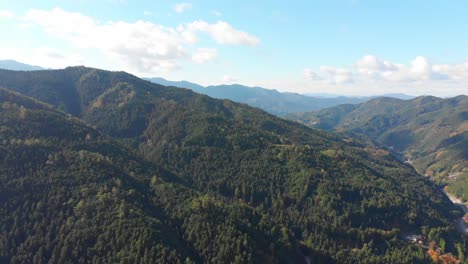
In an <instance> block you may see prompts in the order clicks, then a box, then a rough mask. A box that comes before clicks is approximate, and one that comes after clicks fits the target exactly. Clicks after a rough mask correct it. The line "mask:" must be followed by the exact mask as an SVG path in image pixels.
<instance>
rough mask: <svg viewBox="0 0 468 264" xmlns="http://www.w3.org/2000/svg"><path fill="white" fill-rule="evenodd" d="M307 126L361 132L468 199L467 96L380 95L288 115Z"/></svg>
mask: <svg viewBox="0 0 468 264" xmlns="http://www.w3.org/2000/svg"><path fill="white" fill-rule="evenodd" d="M289 117H290V118H291V119H294V120H297V121H299V122H301V123H303V124H305V125H308V126H311V127H316V128H323V129H328V130H336V131H342V132H346V133H351V134H353V135H355V136H356V135H357V136H359V135H361V136H364V137H367V138H370V139H371V140H373V141H375V142H377V143H378V144H381V145H384V146H387V147H389V148H391V149H392V150H394V151H395V152H397V153H402V154H403V155H404V157H405V158H406V159H407V160H408V162H410V163H411V164H413V165H414V166H415V168H416V169H417V170H418V171H419V172H420V173H422V174H426V175H428V176H430V177H432V178H434V179H435V180H436V181H437V182H442V183H449V191H450V192H451V193H453V194H456V195H457V196H458V197H462V198H463V199H465V200H468V96H466V95H460V96H457V97H453V98H447V99H441V98H437V97H432V96H423V97H418V98H415V99H412V100H407V101H404V100H399V99H395V98H379V99H374V100H371V101H368V102H366V103H363V104H360V105H340V106H337V107H332V108H329V109H323V110H320V111H317V112H310V113H302V114H295V115H290V116H289Z"/></svg>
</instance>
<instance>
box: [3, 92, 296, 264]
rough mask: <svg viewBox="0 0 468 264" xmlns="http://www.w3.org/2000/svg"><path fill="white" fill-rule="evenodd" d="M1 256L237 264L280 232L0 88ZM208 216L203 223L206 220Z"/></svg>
mask: <svg viewBox="0 0 468 264" xmlns="http://www.w3.org/2000/svg"><path fill="white" fill-rule="evenodd" d="M0 105H1V108H0V127H1V129H0V135H1V138H2V140H1V141H0V157H1V159H0V186H1V188H0V212H1V216H0V230H1V233H2V235H1V236H0V242H1V243H0V261H1V262H2V263H4V262H7V263H33V262H34V263H43V262H51V263H65V262H70V263H73V262H76V263H79V262H113V263H116V262H131V263H136V262H143V263H156V262H157V263H206V262H224V261H225V260H226V259H229V260H236V261H237V262H239V263H249V262H256V263H258V262H266V259H281V258H284V257H285V256H284V255H285V254H287V257H288V258H289V259H291V260H297V259H299V260H302V259H303V257H302V255H300V253H298V252H294V251H292V252H291V251H288V250H287V249H285V250H284V251H285V253H282V252H281V250H282V249H283V246H282V245H281V244H280V243H276V244H274V245H275V249H276V250H277V251H276V252H275V254H277V255H276V256H271V257H270V256H268V255H269V254H270V253H269V251H270V242H269V241H276V238H275V237H273V236H272V235H271V234H269V233H266V232H265V231H264V230H271V229H273V230H275V229H277V230H279V229H280V228H282V226H280V225H278V224H275V223H274V222H273V221H269V222H265V223H258V220H257V219H259V218H261V217H262V216H261V215H259V214H258V212H255V211H254V210H252V208H250V207H248V206H246V205H243V204H240V203H237V202H226V201H223V200H221V199H216V197H213V196H211V195H207V194H200V193H199V192H197V191H196V190H194V189H192V188H189V187H187V186H186V184H184V183H183V182H182V181H181V180H180V179H178V178H177V177H175V176H174V175H173V174H171V173H169V172H168V171H166V170H165V169H163V168H161V167H160V166H158V165H156V164H155V163H148V162H147V161H145V160H143V159H142V158H141V157H139V156H138V155H136V154H134V153H133V152H132V150H130V149H128V148H125V147H124V146H122V145H120V144H118V143H116V142H113V141H112V140H110V139H109V138H107V137H106V136H104V135H102V134H101V133H99V132H98V131H96V130H95V129H93V128H91V127H90V126H87V125H86V124H85V123H83V122H82V121H81V120H79V119H77V118H73V117H70V116H69V115H67V114H65V113H62V112H60V111H57V110H54V109H52V108H51V106H50V105H46V104H43V103H41V102H38V101H36V100H34V99H31V98H28V97H25V96H22V95H20V94H17V93H13V92H10V91H7V90H4V89H0ZM208 224H209V225H208Z"/></svg>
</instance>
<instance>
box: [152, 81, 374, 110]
mask: <svg viewBox="0 0 468 264" xmlns="http://www.w3.org/2000/svg"><path fill="white" fill-rule="evenodd" d="M147 80H149V81H151V82H154V83H157V84H161V85H165V86H173V87H180V88H186V89H190V90H192V91H194V92H197V93H201V94H206V95H208V96H210V97H214V98H218V99H229V100H232V101H235V102H238V103H244V104H248V105H250V106H254V107H258V108H261V109H263V110H265V111H267V112H269V113H271V114H274V115H278V116H282V115H286V114H289V113H295V112H306V111H312V110H318V109H322V108H326V107H331V106H335V105H339V104H346V103H348V104H357V103H361V102H364V101H366V100H368V99H369V98H365V97H362V98H359V97H346V96H337V97H333V98H324V97H311V96H307V95H302V94H297V93H288V92H285V93H281V92H278V91H276V90H271V89H265V88H262V87H248V86H244V85H240V84H232V85H214V86H207V87H203V86H201V85H198V84H194V83H190V82H186V81H180V82H174V81H168V80H166V79H163V78H147Z"/></svg>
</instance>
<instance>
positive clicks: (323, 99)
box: [0, 60, 413, 116]
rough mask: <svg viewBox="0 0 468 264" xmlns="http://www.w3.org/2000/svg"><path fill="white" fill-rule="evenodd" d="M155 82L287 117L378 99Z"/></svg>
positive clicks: (19, 66)
mask: <svg viewBox="0 0 468 264" xmlns="http://www.w3.org/2000/svg"><path fill="white" fill-rule="evenodd" d="M0 69H7V70H22V71H30V70H43V68H41V67H38V66H32V65H27V64H23V63H20V62H16V61H13V60H4V61H0ZM145 79H146V80H149V81H151V82H154V83H158V84H161V85H165V86H173V87H179V88H186V89H190V90H192V91H194V92H197V93H200V94H206V95H208V96H210V97H214V98H219V99H229V100H232V101H234V102H239V103H245V104H248V105H250V106H254V107H258V108H261V109H263V110H265V111H267V112H269V113H272V114H275V115H278V116H284V115H286V114H290V113H296V112H308V111H314V110H319V109H323V108H327V107H332V106H336V105H340V104H357V103H361V102H365V101H367V100H369V99H371V98H375V97H378V96H360V97H359V96H356V97H352V96H343V95H333V94H316V95H312V94H311V95H303V94H298V93H289V92H278V91H276V90H273V89H266V88H262V87H248V86H244V85H240V84H230V85H228V84H225V85H214V86H207V87H204V86H202V85H198V84H196V83H192V82H188V81H168V80H166V79H164V78H160V77H155V78H145ZM382 96H388V97H395V98H400V99H410V98H413V97H412V96H409V95H405V94H387V95H382Z"/></svg>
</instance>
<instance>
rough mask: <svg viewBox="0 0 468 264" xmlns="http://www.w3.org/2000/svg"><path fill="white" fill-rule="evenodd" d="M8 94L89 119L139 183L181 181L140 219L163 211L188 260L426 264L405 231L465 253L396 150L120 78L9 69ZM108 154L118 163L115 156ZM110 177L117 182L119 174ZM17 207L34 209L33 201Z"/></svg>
mask: <svg viewBox="0 0 468 264" xmlns="http://www.w3.org/2000/svg"><path fill="white" fill-rule="evenodd" d="M0 86H2V87H5V88H8V89H11V90H15V91H18V92H21V93H24V94H27V95H30V96H33V97H35V98H37V99H40V100H42V101H44V102H46V103H49V104H51V105H53V106H55V107H58V108H59V109H62V110H64V111H67V112H69V113H70V114H73V115H74V116H76V117H77V118H81V119H82V120H84V121H85V122H86V123H88V124H90V125H92V126H93V127H95V128H96V129H97V130H98V131H100V132H99V133H103V134H104V135H106V136H110V137H112V138H113V139H114V140H116V141H118V142H119V143H115V144H117V145H116V147H115V148H119V149H121V148H124V150H122V149H121V150H120V152H117V154H115V155H117V157H119V155H120V154H118V153H123V154H125V155H130V156H131V155H133V154H131V153H132V152H133V151H134V152H135V153H136V154H135V155H138V156H141V157H142V159H144V160H138V162H141V163H137V164H146V165H142V166H141V168H140V169H138V170H133V171H132V170H130V171H128V173H127V174H128V175H130V176H131V177H134V178H138V179H139V178H140V177H137V175H139V174H142V175H152V174H153V172H151V171H149V172H148V173H146V172H145V171H146V170H149V169H148V168H147V166H149V167H150V168H151V166H156V167H158V168H160V167H161V166H158V164H160V165H162V167H164V171H165V172H166V173H167V174H168V176H165V178H166V180H164V177H162V176H161V177H156V179H155V181H156V182H158V179H159V178H162V179H163V181H165V182H171V183H170V184H169V183H167V184H163V185H162V186H160V187H158V188H156V190H154V187H152V188H153V189H152V190H153V191H149V193H148V194H147V196H146V197H150V198H149V201H147V200H143V202H142V204H141V205H142V206H143V207H142V209H141V210H142V211H145V210H147V212H148V214H149V213H150V212H153V211H154V210H153V209H152V207H151V206H158V208H160V209H159V210H160V211H163V212H164V213H165V214H164V215H165V216H166V217H167V218H169V220H166V222H164V223H167V225H168V226H170V227H171V228H170V229H168V231H167V232H171V231H172V230H175V232H176V234H177V235H179V238H182V241H186V244H184V245H185V246H184V245H178V244H176V245H170V244H165V243H166V242H167V241H165V240H163V241H162V242H161V247H165V248H168V251H170V249H172V248H176V247H181V249H180V251H179V249H177V250H175V253H172V255H173V254H176V253H177V254H180V255H181V256H182V259H183V256H189V257H190V258H191V260H193V261H195V262H231V260H232V259H235V262H238V263H246V262H247V263H249V262H253V263H258V262H281V263H286V262H291V261H292V262H297V261H296V260H298V259H300V258H301V255H307V256H310V257H311V258H312V260H313V262H315V263H330V262H339V263H356V262H363V261H368V262H374V263H379V262H380V263H389V262H402V263H418V262H425V261H426V260H427V259H426V256H425V254H424V253H423V252H421V251H420V250H419V249H418V248H417V247H415V246H412V245H409V244H406V243H405V242H403V240H402V239H401V237H402V236H403V235H404V234H405V233H407V232H416V233H422V234H425V235H427V236H428V237H429V238H430V239H431V240H434V241H436V242H437V243H438V241H439V240H440V238H443V239H444V241H447V243H446V247H445V248H446V251H447V252H453V253H454V254H458V255H460V256H461V254H462V252H458V251H457V248H462V249H463V246H462V245H463V243H466V242H464V240H463V239H465V238H462V237H460V235H458V234H457V233H456V232H455V231H454V229H453V226H452V221H453V219H454V218H455V217H458V216H459V215H460V211H459V210H458V209H457V208H456V207H454V206H453V205H452V204H451V203H450V201H449V200H448V199H447V198H446V197H445V196H444V195H443V194H442V193H441V192H439V191H438V190H437V186H435V185H434V184H432V183H431V182H430V181H428V180H426V179H424V178H422V177H421V176H419V175H418V174H417V173H416V172H415V171H414V170H413V169H412V168H411V167H409V166H405V165H403V164H401V163H400V162H399V161H398V160H397V159H396V158H394V157H393V156H391V155H389V154H388V153H387V152H385V151H382V150H379V149H376V148H373V147H370V146H366V145H362V144H361V143H359V142H353V141H349V140H346V141H344V140H342V139H341V138H340V137H339V136H337V135H335V134H331V133H328V132H324V131H318V130H314V129H309V128H306V127H304V126H302V125H299V124H297V123H295V122H290V121H286V120H283V119H280V118H277V117H274V116H272V115H270V114H267V113H266V112H264V111H262V110H259V109H255V108H251V107H249V106H246V105H242V104H237V103H233V102H231V101H228V100H217V99H213V98H210V97H207V96H205V95H200V94H196V93H193V92H191V91H188V90H185V89H179V88H171V87H164V86H161V85H156V84H153V83H150V82H148V81H144V80H141V79H139V78H136V77H134V76H132V75H129V74H126V73H122V72H107V71H101V70H97V69H90V68H84V67H74V68H67V69H64V70H57V71H38V72H12V71H0ZM7 113H8V112H7ZM26 116H27V115H26ZM15 118H16V117H15ZM72 119H73V120H75V118H72ZM2 120H3V119H2ZM10 120H14V119H10ZM46 120H48V118H47V119H46ZM42 123H44V125H45V127H54V128H55V127H57V129H59V127H63V129H64V128H66V126H63V125H61V126H59V125H57V124H55V125H53V126H52V125H51V124H48V123H47V122H40V124H42ZM21 124H22V123H21V122H19V123H18V125H20V126H21ZM16 125H17V124H16V123H14V122H9V123H6V124H4V125H3V126H4V127H6V128H9V127H15V126H16ZM25 127H29V126H28V125H26V124H25ZM32 127H33V128H34V126H32ZM25 129H26V128H25ZM60 129H62V128H60ZM89 129H91V128H89ZM34 131H36V130H34ZM38 131H41V130H38ZM96 133H98V132H96ZM15 134H16V133H13V134H11V135H10V137H12V136H13V135H15ZM63 134H65V135H73V134H70V132H63ZM56 137H57V136H56ZM6 138H8V137H6ZM73 138H76V136H73ZM109 144H110V143H109ZM120 144H122V145H125V146H126V147H117V146H120ZM95 145H96V144H95V143H93V144H91V145H90V146H89V147H90V148H93V149H95V148H96V147H97V146H95ZM57 146H58V147H59V146H60V145H59V144H57ZM127 148H130V149H132V150H131V151H125V149H127ZM105 149H106V150H107V149H108V148H105ZM8 153H17V151H16V150H12V151H9V152H8ZM123 154H122V155H123ZM44 155H45V154H44ZM102 155H103V156H110V157H111V158H112V159H113V155H114V154H112V153H108V154H107V155H104V154H102ZM20 157H21V156H20ZM18 159H19V158H18ZM133 159H137V157H135V158H133ZM23 160H24V159H23ZM23 160H21V159H20V162H22V161H23ZM122 160H125V162H122V166H123V167H125V166H126V165H127V164H128V165H130V164H132V162H128V161H127V160H132V158H125V159H122ZM9 164H10V163H5V164H4V165H3V166H5V167H7V168H9V167H8V166H9ZM86 164H88V163H86ZM86 164H84V165H86ZM89 166H91V168H92V167H93V166H94V165H93V164H90V165H89ZM75 167H76V166H69V165H65V166H64V168H65V170H67V169H69V168H70V169H71V168H75ZM106 170H107V169H106ZM161 170H163V169H161ZM28 171H29V173H34V171H35V170H28ZM131 172H134V173H133V174H132V173H131ZM140 172H141V173H140ZM169 172H171V173H169ZM58 174H60V175H63V173H58ZM85 175H86V174H85ZM106 175H108V176H109V178H113V177H114V176H113V175H115V173H112V172H111V173H107V174H106ZM132 175H134V176H132ZM36 178H37V177H34V179H36ZM49 178H50V177H49ZM93 178H94V177H93ZM142 178H143V179H146V180H143V182H144V184H142V185H143V186H147V187H145V188H143V187H142V189H141V190H139V189H138V190H137V191H135V192H133V194H135V193H136V194H140V193H145V189H148V188H149V187H148V186H152V185H151V184H150V183H151V181H152V177H149V176H147V177H144V176H142ZM31 180H32V179H31ZM148 181H149V182H148ZM25 182H26V183H28V180H25ZM172 182H173V183H172ZM60 184H61V183H60V181H58V182H57V186H60ZM2 186H5V185H2ZM198 193H199V194H200V195H199V196H197V194H198ZM84 197H85V198H86V197H87V198H89V197H90V196H87V195H85V194H84ZM185 197H188V198H185ZM193 197H195V198H193ZM141 199H143V198H141ZM18 201H20V202H25V201H24V197H21V196H19V197H18ZM132 201H133V200H132ZM136 201H140V200H135V201H134V202H135V203H136ZM149 202H153V203H150V204H147V203H149ZM28 204H29V202H28ZM135 206H140V205H139V204H136V205H135ZM52 211H53V210H52ZM156 211H158V210H156ZM193 211H195V212H198V213H195V214H194V213H193ZM2 215H3V218H4V219H2V221H9V218H8V216H7V214H2ZM144 215H145V214H144ZM156 218H157V217H156ZM137 222H139V221H137ZM25 223H27V224H30V223H31V222H30V221H28V220H25ZM98 226H99V225H98ZM117 237H120V236H119V235H117ZM233 237H234V239H233ZM236 241H238V242H239V243H237V242H236ZM444 243H445V242H444ZM129 244H130V245H131V244H132V243H129ZM185 249H187V251H184V250H185ZM462 251H463V250H462ZM107 252H118V251H114V249H108V251H107ZM140 252H144V251H140ZM158 252H159V251H158ZM185 252H188V253H185ZM243 252H245V254H243ZM467 253H468V252H465V254H467ZM90 254H92V253H90ZM168 254H169V253H168ZM169 256H170V254H169ZM236 257H237V258H236ZM176 258H178V257H174V259H176ZM228 260H229V261H228Z"/></svg>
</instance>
